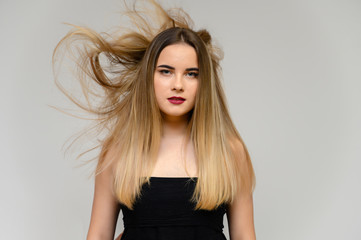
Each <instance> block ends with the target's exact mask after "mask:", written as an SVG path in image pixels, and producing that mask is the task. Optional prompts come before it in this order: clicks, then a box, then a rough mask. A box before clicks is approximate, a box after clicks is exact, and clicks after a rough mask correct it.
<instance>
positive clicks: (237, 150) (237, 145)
mask: <svg viewBox="0 0 361 240" xmlns="http://www.w3.org/2000/svg"><path fill="white" fill-rule="evenodd" d="M229 145H230V148H231V151H232V154H233V155H234V156H235V157H236V158H237V159H238V160H239V161H241V162H243V161H245V160H246V158H247V153H248V152H247V148H246V146H245V145H244V143H243V141H242V140H240V139H239V138H236V137H232V138H230V139H229Z"/></svg>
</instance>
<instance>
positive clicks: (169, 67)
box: [158, 65, 175, 70]
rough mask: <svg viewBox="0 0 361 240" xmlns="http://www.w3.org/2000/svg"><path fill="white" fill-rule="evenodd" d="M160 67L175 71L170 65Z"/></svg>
mask: <svg viewBox="0 0 361 240" xmlns="http://www.w3.org/2000/svg"><path fill="white" fill-rule="evenodd" d="M158 67H161V68H168V69H172V70H174V69H175V68H174V67H171V66H169V65H159V66H158Z"/></svg>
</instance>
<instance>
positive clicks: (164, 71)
mask: <svg viewBox="0 0 361 240" xmlns="http://www.w3.org/2000/svg"><path fill="white" fill-rule="evenodd" d="M159 72H160V73H161V74H163V75H169V74H170V73H171V72H170V71H169V70H166V69H162V70H159Z"/></svg>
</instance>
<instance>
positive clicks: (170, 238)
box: [120, 177, 227, 240]
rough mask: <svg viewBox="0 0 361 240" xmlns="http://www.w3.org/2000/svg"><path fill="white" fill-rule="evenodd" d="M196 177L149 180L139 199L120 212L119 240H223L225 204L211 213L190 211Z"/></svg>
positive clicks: (123, 207)
mask: <svg viewBox="0 0 361 240" xmlns="http://www.w3.org/2000/svg"><path fill="white" fill-rule="evenodd" d="M196 181H197V178H193V179H191V178H172V177H170V178H167V177H151V178H150V185H148V184H144V185H143V187H142V191H141V197H140V198H138V199H137V200H136V201H135V204H134V206H133V207H134V209H133V210H130V209H128V208H127V207H126V206H125V205H123V204H120V206H121V209H122V212H123V222H124V232H123V235H122V238H121V239H122V240H192V239H197V240H203V239H204V240H225V239H226V237H225V236H224V234H223V216H224V214H225V213H226V211H227V206H226V205H221V206H220V207H218V208H217V209H215V210H212V211H207V210H196V211H195V210H193V208H194V206H195V203H192V202H191V201H190V199H191V196H192V194H193V191H194V188H195V185H196Z"/></svg>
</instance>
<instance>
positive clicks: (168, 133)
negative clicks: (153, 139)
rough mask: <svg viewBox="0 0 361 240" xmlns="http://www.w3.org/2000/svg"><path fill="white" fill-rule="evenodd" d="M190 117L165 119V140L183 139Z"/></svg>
mask: <svg viewBox="0 0 361 240" xmlns="http://www.w3.org/2000/svg"><path fill="white" fill-rule="evenodd" d="M187 125H188V117H187V116H183V117H177V118H164V119H163V138H179V137H181V138H183V137H184V136H185V135H186V132H187Z"/></svg>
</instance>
